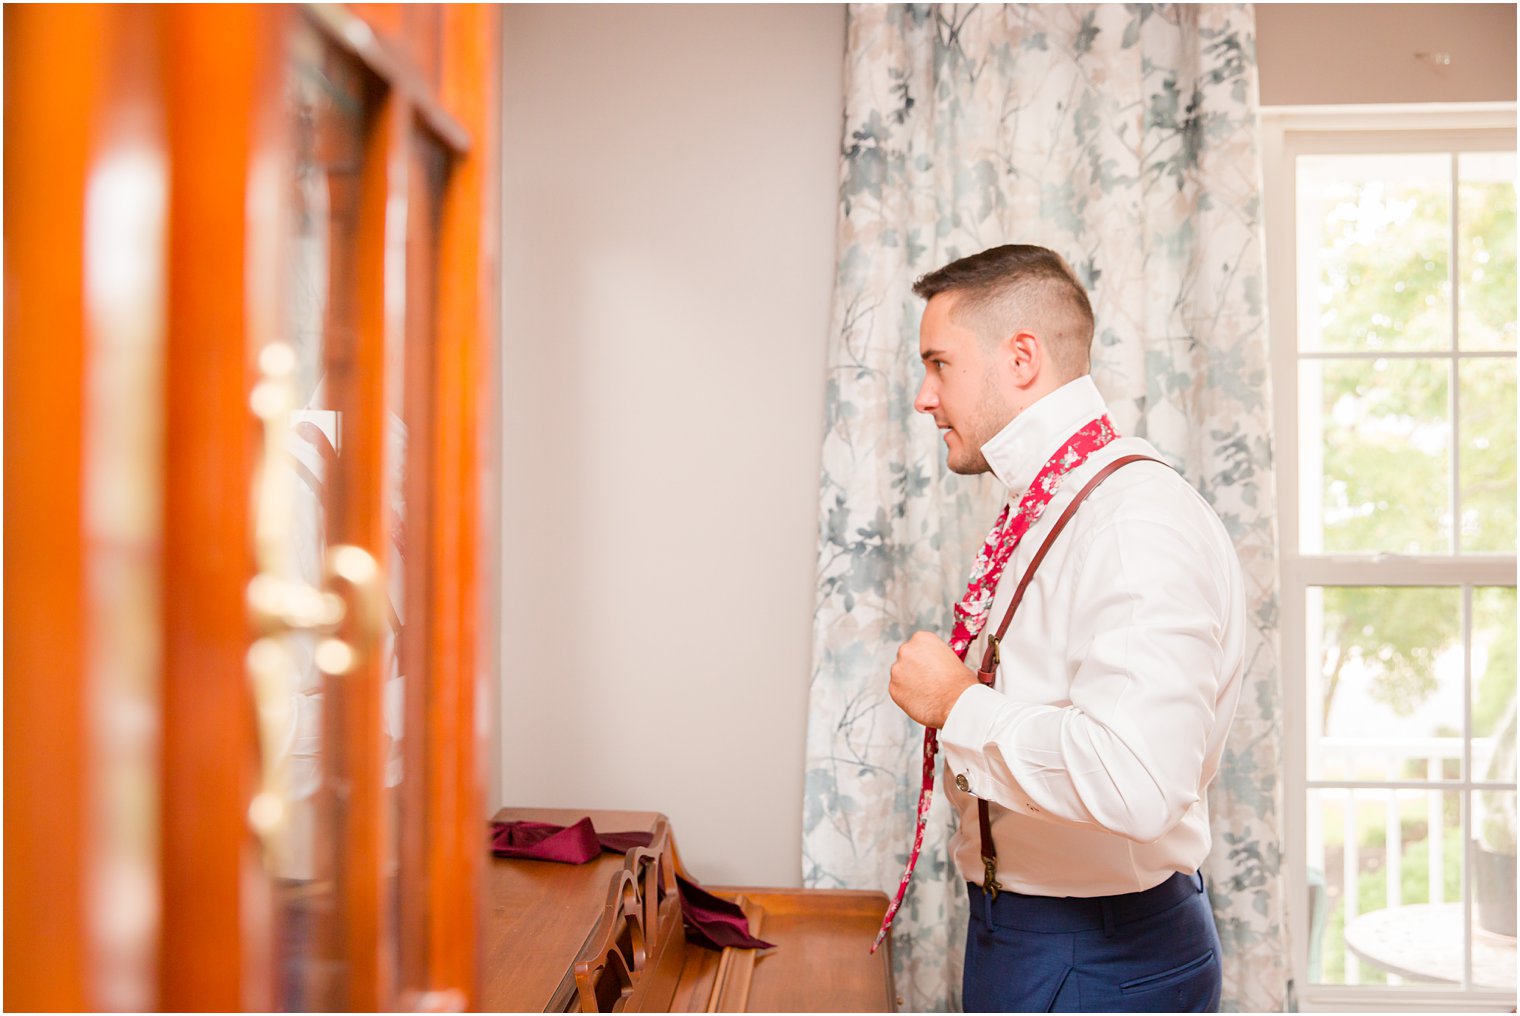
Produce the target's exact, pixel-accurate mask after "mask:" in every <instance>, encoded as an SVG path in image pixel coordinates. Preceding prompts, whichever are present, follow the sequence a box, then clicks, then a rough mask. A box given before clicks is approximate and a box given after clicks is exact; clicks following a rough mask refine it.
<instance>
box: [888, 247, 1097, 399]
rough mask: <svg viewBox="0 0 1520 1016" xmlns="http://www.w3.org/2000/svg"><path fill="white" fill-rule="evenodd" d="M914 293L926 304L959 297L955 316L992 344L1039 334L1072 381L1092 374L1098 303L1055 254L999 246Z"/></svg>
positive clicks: (932, 276) (929, 279)
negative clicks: (1017, 333) (1022, 331)
mask: <svg viewBox="0 0 1520 1016" xmlns="http://www.w3.org/2000/svg"><path fill="white" fill-rule="evenodd" d="M913 292H914V294H915V295H917V296H919V297H921V298H923V299H924V300H930V299H933V298H934V297H936V296H938V295H939V294H941V293H954V294H956V295H957V296H958V297H959V299H958V300H957V301H956V304H955V307H954V311H953V313H952V315H951V316H952V318H953V319H954V320H956V321H957V322H960V323H963V324H966V325H968V326H970V327H973V328H975V329H976V331H977V332H978V333H979V334H980V335H981V337H982V338H983V340H985V341H987V342H996V341H997V340H999V339H1001V338H1003V337H1004V336H1005V335H1008V334H1011V332H1012V331H1013V330H1015V329H1017V328H1021V327H1027V328H1030V329H1031V330H1034V331H1035V332H1036V333H1037V334H1038V335H1039V336H1040V337H1041V338H1042V339H1044V340H1045V343H1046V347H1047V349H1048V351H1049V355H1050V358H1051V360H1052V362H1053V364H1054V366H1055V367H1056V369H1057V370H1058V371H1059V372H1060V373H1061V374H1062V375H1063V376H1064V377H1065V378H1066V379H1067V380H1070V379H1072V378H1077V377H1081V376H1082V375H1083V374H1086V373H1087V372H1088V370H1089V364H1090V361H1089V357H1090V353H1091V349H1092V337H1093V312H1092V304H1091V303H1090V302H1089V301H1088V299H1087V291H1086V290H1085V289H1083V288H1082V283H1081V282H1080V281H1079V280H1078V279H1077V275H1076V273H1075V272H1073V271H1072V270H1071V266H1070V265H1068V264H1067V263H1066V262H1065V260H1064V259H1062V257H1061V255H1059V254H1057V253H1056V252H1055V251H1053V250H1048V249H1046V248H1044V247H1036V246H1033V245H1031V244H1025V243H1010V244H1005V245H1003V246H1002V247H993V248H990V249H988V250H984V251H982V252H981V253H980V254H972V255H969V256H967V257H963V258H960V259H959V260H956V261H952V262H950V263H949V264H948V265H945V266H944V267H943V268H940V269H938V270H937V271H932V272H930V273H928V274H927V275H925V276H923V277H922V278H920V279H919V280H918V281H917V282H915V283H914V284H913Z"/></svg>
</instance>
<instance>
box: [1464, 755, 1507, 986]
mask: <svg viewBox="0 0 1520 1016" xmlns="http://www.w3.org/2000/svg"><path fill="white" fill-rule="evenodd" d="M1514 759H1515V755H1514V726H1513V725H1511V727H1510V762H1511V764H1513V763H1514ZM1473 799H1474V803H1473V837H1474V843H1473V862H1472V863H1473V910H1474V912H1475V914H1474V916H1475V917H1476V921H1475V922H1474V927H1473V939H1474V941H1473V980H1474V981H1476V982H1478V983H1479V984H1494V985H1500V986H1503V987H1509V988H1513V987H1514V986H1515V792H1514V791H1513V790H1480V791H1478V792H1477V793H1476V794H1474V795H1473ZM1506 941H1507V942H1508V946H1509V948H1508V954H1507V957H1501V958H1507V960H1508V963H1507V964H1506V966H1507V969H1501V968H1497V967H1490V965H1489V964H1486V963H1485V962H1484V960H1485V956H1484V952H1485V949H1484V947H1485V945H1486V944H1489V943H1492V945H1493V946H1494V947H1496V951H1497V948H1502V947H1503V946H1504V944H1505V942H1506ZM1505 976H1507V977H1508V978H1509V979H1508V980H1507V981H1505V980H1503V979H1502V978H1504V977H1505Z"/></svg>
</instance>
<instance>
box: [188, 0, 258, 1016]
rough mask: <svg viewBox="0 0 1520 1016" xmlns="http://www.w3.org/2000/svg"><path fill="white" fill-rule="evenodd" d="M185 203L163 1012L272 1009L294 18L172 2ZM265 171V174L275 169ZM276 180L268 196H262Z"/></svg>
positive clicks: (240, 8) (250, 9)
mask: <svg viewBox="0 0 1520 1016" xmlns="http://www.w3.org/2000/svg"><path fill="white" fill-rule="evenodd" d="M161 16H162V17H163V19H164V31H165V44H164V51H165V52H166V53H168V54H172V59H169V60H167V61H166V66H165V76H166V77H165V80H166V92H167V95H168V113H169V116H168V121H169V124H170V149H171V158H172V164H173V167H174V172H173V181H174V184H173V188H172V192H171V199H170V223H171V231H170V240H169V251H170V254H169V258H170V276H169V294H170V315H169V323H168V327H169V333H168V372H167V378H166V383H167V394H168V421H167V460H166V461H167V468H168V476H167V488H166V500H165V520H164V522H165V527H164V528H165V545H164V576H165V588H164V593H165V617H164V628H165V660H164V666H165V670H164V684H163V724H162V729H163V800H162V806H163V814H164V823H163V848H162V849H163V863H162V872H163V876H162V877H163V907H164V917H163V935H162V945H161V949H162V961H161V966H162V976H163V981H162V996H161V1004H162V1005H163V1006H164V1008H166V1009H170V1010H182V1009H183V1010H208V1009H209V1010H218V1009H221V1010H232V1009H243V1008H247V1009H255V1010H261V1009H269V1008H270V1007H271V1006H272V1005H273V1003H274V996H273V985H274V977H273V964H272V962H271V953H272V937H273V936H272V925H271V921H270V908H271V899H270V891H271V890H270V886H269V879H268V876H267V874H266V873H265V871H264V869H263V864H262V858H261V855H260V847H259V844H258V843H257V842H256V841H255V839H254V837H253V835H252V834H251V833H250V831H249V828H248V825H247V822H246V810H247V807H248V803H249V800H250V797H251V795H252V793H253V789H254V787H255V779H256V771H257V765H258V758H257V744H256V742H255V736H254V730H255V727H254V716H253V709H252V702H251V698H250V692H249V689H248V679H247V675H246V673H245V670H244V656H245V654H246V653H247V651H248V646H249V643H250V641H251V639H250V634H251V633H250V630H249V625H248V621H247V619H246V614H245V606H244V589H245V587H246V585H247V583H248V580H249V579H250V577H251V576H252V575H253V560H252V537H251V529H250V527H251V524H252V520H251V518H250V496H249V492H250V485H251V481H252V472H253V463H254V453H255V449H256V445H257V441H258V437H259V435H258V432H257V429H256V421H255V419H254V417H253V416H252V414H251V413H250V412H249V410H248V395H249V392H250V390H251V387H252V381H253V371H252V360H253V357H254V355H255V354H256V351H257V348H258V346H259V345H261V344H262V342H263V341H265V340H266V339H267V338H268V336H267V335H256V334H251V333H250V308H257V307H261V306H262V305H264V304H266V303H267V302H269V301H271V300H274V299H276V298H277V291H275V292H272V291H270V288H269V286H270V284H271V282H272V278H276V277H277V276H274V277H272V276H271V274H270V273H271V272H272V271H274V270H275V269H277V268H278V266H277V265H269V264H268V263H267V262H268V260H269V259H268V258H267V257H265V258H262V259H256V260H254V261H252V262H250V246H251V232H252V230H254V229H257V228H259V227H260V226H261V225H263V226H267V223H260V222H257V221H255V217H256V216H257V215H258V213H259V211H260V210H261V209H266V210H267V209H268V208H269V207H270V202H271V200H274V201H276V202H277V201H278V198H277V196H275V197H271V195H270V192H269V190H268V188H270V187H275V188H277V187H279V186H280V185H281V184H282V183H283V181H282V180H281V179H280V178H279V176H278V174H277V173H275V174H271V173H269V172H267V169H266V164H265V163H264V162H263V161H262V160H267V159H268V158H270V157H271V153H272V152H273V151H275V150H276V149H277V145H278V138H279V137H280V126H281V121H280V117H281V113H282V106H281V102H280V100H281V98H282V92H281V86H280V82H281V78H280V74H281V70H282V69H281V67H280V65H279V61H278V53H279V40H280V38H281V26H282V24H283V19H284V17H285V13H284V12H283V11H282V10H280V9H278V8H256V7H250V6H241V5H240V6H199V5H188V6H184V7H173V8H169V9H166V10H165V11H163V13H162V14H161ZM261 169H265V170H266V171H263V172H261ZM261 188H263V190H262V191H261V190H260V189H261Z"/></svg>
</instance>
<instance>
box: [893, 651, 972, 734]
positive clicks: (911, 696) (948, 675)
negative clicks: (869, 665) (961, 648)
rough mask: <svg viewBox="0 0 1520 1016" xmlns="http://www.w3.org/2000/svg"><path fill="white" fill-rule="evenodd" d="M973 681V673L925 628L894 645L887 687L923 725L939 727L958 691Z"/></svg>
mask: <svg viewBox="0 0 1520 1016" xmlns="http://www.w3.org/2000/svg"><path fill="white" fill-rule="evenodd" d="M973 684H976V672H975V671H973V670H972V669H971V668H970V667H968V666H966V665H965V664H964V663H962V662H961V660H960V657H958V656H956V655H955V651H954V650H953V649H951V648H950V647H949V646H948V645H946V644H945V640H944V639H942V638H940V637H939V636H938V635H931V634H930V633H929V632H926V631H919V632H914V633H913V637H912V638H910V639H909V640H908V641H906V642H904V643H903V644H902V645H900V646H898V647H897V662H895V663H893V664H892V683H891V684H890V685H889V686H888V688H887V690H888V691H889V692H891V694H892V701H893V702H896V703H897V704H898V706H899V707H900V708H901V709H902V711H903V712H905V713H907V714H908V715H909V716H911V717H913V719H915V720H917V721H918V722H919V723H922V724H923V725H924V726H926V727H935V728H939V727H943V726H944V725H945V719H946V718H947V717H948V716H949V715H950V709H951V707H952V706H954V705H955V702H956V700H957V699H959V698H960V697H961V692H963V691H965V690H966V689H967V688H969V687H971V686H972V685H973Z"/></svg>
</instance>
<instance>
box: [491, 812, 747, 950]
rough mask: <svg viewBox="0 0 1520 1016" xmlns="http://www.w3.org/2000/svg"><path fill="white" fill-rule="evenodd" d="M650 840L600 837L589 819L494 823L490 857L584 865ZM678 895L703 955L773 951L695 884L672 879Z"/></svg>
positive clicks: (734, 909)
mask: <svg viewBox="0 0 1520 1016" xmlns="http://www.w3.org/2000/svg"><path fill="white" fill-rule="evenodd" d="M653 838H654V837H653V834H651V833H644V832H624V833H598V832H597V831H596V827H595V826H593V825H592V824H591V818H590V816H587V817H586V818H583V819H581V820H580V821H579V822H577V823H575V824H574V825H568V826H557V825H551V824H550V823H548V822H492V823H491V853H493V854H495V855H496V856H497V857H515V858H519V859H522V860H529V861H558V862H560V863H562V864H585V863H586V862H587V861H590V860H592V859H593V858H595V857H597V856H599V855H600V854H601V853H602V852H603V851H607V852H608V853H612V854H626V853H627V852H628V851H630V850H632V849H633V848H634V847H647V846H649V843H650V841H651V840H652V839H653ZM676 886H677V888H678V889H679V890H680V895H681V923H682V924H684V925H685V926H686V937H687V939H688V940H689V941H691V942H694V943H695V944H697V945H699V946H702V947H703V948H704V949H722V948H724V947H725V946H732V947H734V948H736V949H771V948H774V947H773V946H772V945H771V943H769V942H766V941H763V940H761V939H758V938H755V937H754V936H753V935H751V934H750V933H749V920H748V919H747V918H746V917H745V916H744V911H742V910H740V909H739V906H738V904H736V903H733V902H731V901H729V900H725V899H723V898H722V897H721V896H714V895H713V894H712V893H710V892H708V891H707V890H706V889H703V888H702V887H701V886H699V885H697V884H696V883H695V882H691V881H688V880H687V879H684V878H682V877H681V876H680V875H677V876H676Z"/></svg>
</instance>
